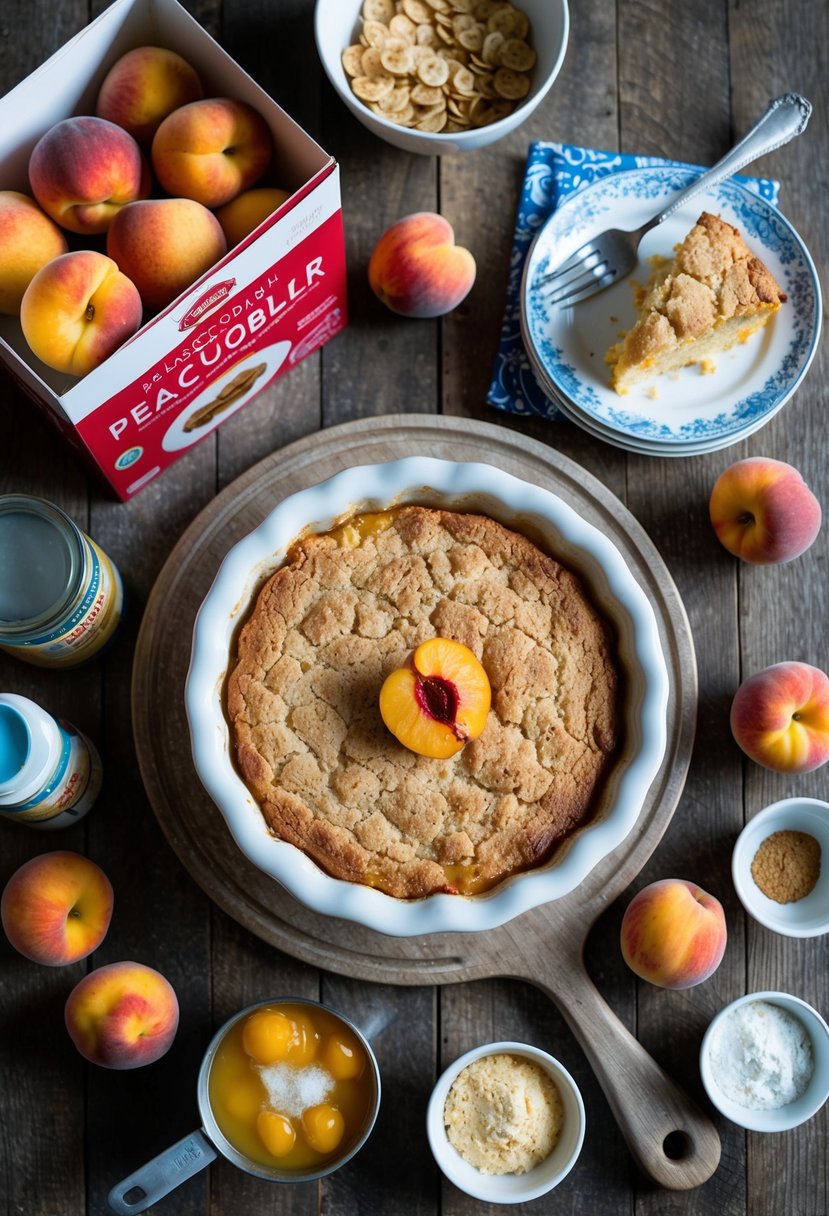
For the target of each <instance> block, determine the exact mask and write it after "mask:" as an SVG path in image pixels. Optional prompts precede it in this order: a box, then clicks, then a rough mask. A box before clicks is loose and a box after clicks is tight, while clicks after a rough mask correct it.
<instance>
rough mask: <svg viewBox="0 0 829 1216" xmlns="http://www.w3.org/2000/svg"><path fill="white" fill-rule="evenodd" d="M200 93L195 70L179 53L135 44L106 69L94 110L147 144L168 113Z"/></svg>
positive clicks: (100, 116) (159, 47)
mask: <svg viewBox="0 0 829 1216" xmlns="http://www.w3.org/2000/svg"><path fill="white" fill-rule="evenodd" d="M203 96H204V90H203V88H202V83H201V80H200V79H199V76H198V73H197V72H196V69H195V68H194V67H192V65H191V64H189V63H188V62H187V60H186V59H182V57H181V55H177V54H176V52H175V51H169V50H167V49H166V47H161V46H137V47H135V48H134V49H133V50H131V51H127V53H126V55H122V56H121V58H120V59H118V60H116V62H115V63H114V64H113V65H112V67H111V68H110V70H109V71H108V72H107V74H106V76H105V77H104V81H103V84H102V85H101V88H100V91H99V93H98V100H97V102H96V103H95V110H96V113H97V114H98V117H99V118H106V119H107V120H108V121H109V122H114V123H116V124H117V125H118V126H119V127H123V128H124V130H125V131H129V133H130V135H132V136H133V138H134V139H137V140H138V142H139V143H140V144H144V145H147V146H149V144H150V143H152V139H153V136H154V135H155V133H156V131H157V130H158V128H159V126H160V124H161V122H162V121H163V120H164V119H165V118H166V117H167V115H168V114H171V113H172V111H173V110H177V109H178V108H179V106H184V105H187V104H188V103H189V102H191V101H199V100H200V99H201V98H202V97H203Z"/></svg>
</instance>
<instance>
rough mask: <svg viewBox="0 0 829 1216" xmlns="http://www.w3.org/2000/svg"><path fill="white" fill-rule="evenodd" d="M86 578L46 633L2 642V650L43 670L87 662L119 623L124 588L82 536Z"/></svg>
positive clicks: (104, 557) (113, 569)
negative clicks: (67, 611)
mask: <svg viewBox="0 0 829 1216" xmlns="http://www.w3.org/2000/svg"><path fill="white" fill-rule="evenodd" d="M81 535H82V536H83V539H84V542H85V543H86V545H87V547H88V554H89V558H90V562H89V577H88V579H87V584H86V587H85V588H84V589H83V591H82V592H81V594H80V595H79V597H78V600H77V601H76V603H75V605H74V607H73V609H72V612H71V613H70V615H69V616H68V617H67V618H66V619H65V620H64V621H61V622H60V623H59V624H58V625H57V626H56V627H55V628H54V629H52V630H51V631H50V632H49V633H45V634H42V635H41V636H40V637H36V638H29V639H27V640H26V641H25V642H17V643H15V642H13V641H10V640H8V639H6V640H5V641H4V642H3V649H4V650H9V651H10V652H11V653H12V654H16V655H17V656H18V658H21V659H26V660H28V662H30V663H35V664H37V665H39V666H43V667H71V666H73V665H74V664H75V663H80V662H82V661H83V660H84V659H88V658H91V657H92V656H93V655H94V654H97V652H98V651H99V650H100V649H101V648H102V647H103V646H105V645H106V643H107V642H108V641H109V640H110V638H111V637H112V635H113V634H114V633H115V630H116V629H117V627H118V624H119V622H120V620H121V613H122V610H123V603H124V588H123V584H122V582H121V576H120V574H119V573H118V570H117V568H116V567H115V565H114V564H113V563H112V562H111V561H110V559H109V558H108V557H107V555H106V554H105V553H104V551H103V549H100V548H99V547H98V545H96V544H95V542H94V541H93V540H91V539H90V538H89V537H88V536H86V535H85V534H84V533H82V534H81Z"/></svg>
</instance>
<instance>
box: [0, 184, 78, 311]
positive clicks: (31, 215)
mask: <svg viewBox="0 0 829 1216" xmlns="http://www.w3.org/2000/svg"><path fill="white" fill-rule="evenodd" d="M67 248H68V246H67V244H66V237H65V236H64V235H63V233H62V232H61V230H60V228H58V226H57V224H55V223H53V221H52V220H50V219H49V217H48V215H45V214H44V212H43V211H41V209H40V207H38V205H37V203H36V202H35V200H34V199H33V198H29V196H28V194H20V193H19V192H18V191H17V190H0V312H6V313H10V314H11V315H12V316H16V315H17V313H19V312H20V301H21V300H22V299H23V292H24V291H25V290H26V288H27V287H28V286H29V284H30V283H31V281H32V279H33V278H34V276H35V274H36V273H37V271H38V270H40V268H41V266H45V265H46V263H47V262H50V261H51V260H52V258H56V257H59V256H60V255H61V254H62V253H66V250H67Z"/></svg>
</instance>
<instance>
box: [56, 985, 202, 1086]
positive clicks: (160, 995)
mask: <svg viewBox="0 0 829 1216" xmlns="http://www.w3.org/2000/svg"><path fill="white" fill-rule="evenodd" d="M64 1018H65V1021H66V1029H67V1030H68V1031H69V1036H70V1038H71V1039H72V1042H73V1043H74V1044H75V1046H76V1047H77V1049H78V1051H79V1052H80V1053H81V1055H82V1056H83V1057H84V1059H85V1060H89V1061H90V1062H91V1063H92V1064H102V1065H103V1067H104V1068H140V1067H141V1066H142V1065H143V1064H151V1063H152V1062H153V1060H158V1059H159V1058H160V1057H161V1056H163V1055H164V1053H165V1052H166V1051H168V1050H169V1048H170V1046H171V1044H172V1042H173V1039H174V1038H175V1036H176V1030H177V1029H178V1000H177V999H176V994H175V992H174V991H173V988H172V985H171V984H170V983H169V981H168V980H166V979H165V978H164V976H163V975H161V974H160V973H159V972H158V971H154V970H153V968H152V967H145V966H144V965H143V964H142V963H133V962H123V963H110V964H109V965H108V966H106V967H98V969H97V970H96V971H90V973H89V975H85V976H84V978H83V979H82V980H81V981H80V983H78V984H76V985H75V987H74V988H73V989H72V991H71V992H70V994H69V999H68V1000H67V1002H66V1008H65V1010H64Z"/></svg>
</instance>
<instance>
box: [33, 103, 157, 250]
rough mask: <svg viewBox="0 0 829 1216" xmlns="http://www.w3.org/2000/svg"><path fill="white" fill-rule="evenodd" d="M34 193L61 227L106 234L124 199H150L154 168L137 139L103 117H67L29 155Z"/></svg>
mask: <svg viewBox="0 0 829 1216" xmlns="http://www.w3.org/2000/svg"><path fill="white" fill-rule="evenodd" d="M29 182H30V183H31V187H32V193H33V194H34V196H35V198H36V199H37V201H38V202H39V203H40V205H41V207H42V208H43V210H44V211H45V212H46V214H47V215H50V216H51V217H52V219H53V220H55V222H56V223H58V224H60V226H61V228H68V229H69V231H70V232H80V233H81V234H83V235H90V234H92V233H95V232H106V230H107V228H108V227H109V225H110V223H111V221H112V218H113V216H114V215H115V214H116V212H117V211H118V210H119V208H121V207H123V206H124V204H125V203H132V202H134V201H135V200H136V199H139V198H146V197H147V195H148V194H149V193H150V172H149V168H148V166H147V162H146V161H145V160H144V157H143V156H142V155H141V149H140V148H139V147H138V144H137V143H136V142H135V140H134V139H133V137H132V136H131V135H129V134H128V133H127V132H126V131H124V130H123V129H122V128H121V127H117V126H116V125H115V123H113V122H107V121H106V120H105V119H103V118H93V117H91V116H86V115H84V116H82V117H79V118H64V119H63V121H62V122H59V123H56V124H55V126H53V127H50V129H49V130H48V131H47V132H46V134H45V135H44V136H42V138H41V139H39V140H38V142H37V143H36V144H35V146H34V149H33V151H32V155H31V157H30V158H29Z"/></svg>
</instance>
